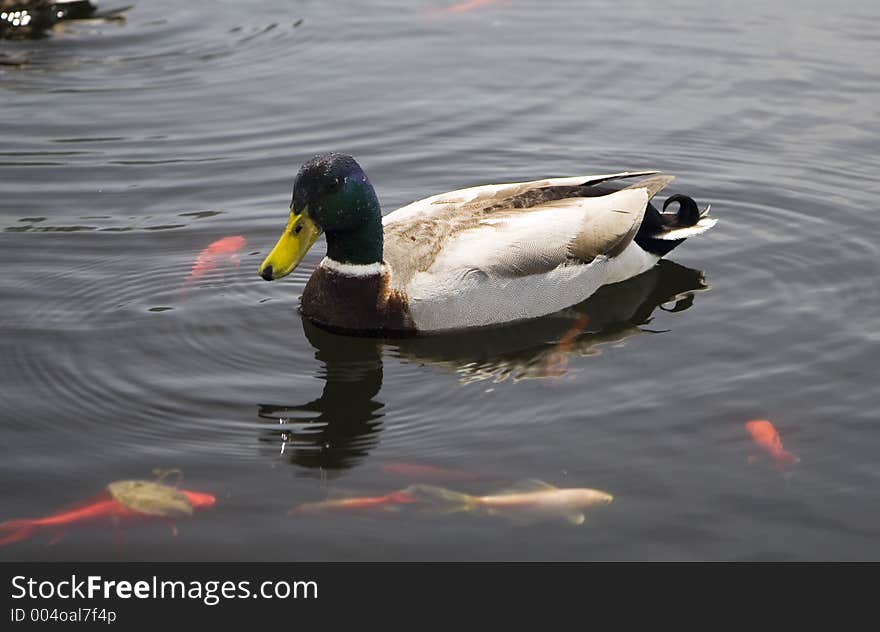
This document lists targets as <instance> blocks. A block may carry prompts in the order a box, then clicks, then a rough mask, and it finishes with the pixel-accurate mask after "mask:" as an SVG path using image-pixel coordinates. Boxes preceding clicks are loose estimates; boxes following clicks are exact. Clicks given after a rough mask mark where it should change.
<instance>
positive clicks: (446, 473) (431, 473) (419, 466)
mask: <svg viewBox="0 0 880 632" xmlns="http://www.w3.org/2000/svg"><path fill="white" fill-rule="evenodd" d="M382 471H383V472H385V473H386V474H395V475H398V476H406V477H407V478H410V479H423V480H425V479H427V480H434V481H436V480H447V481H476V480H480V479H481V478H484V477H482V476H480V475H479V474H474V473H473V472H465V471H463V470H453V469H449V468H445V467H439V466H437V465H427V464H424V463H400V462H394V463H385V464H384V465H383V466H382Z"/></svg>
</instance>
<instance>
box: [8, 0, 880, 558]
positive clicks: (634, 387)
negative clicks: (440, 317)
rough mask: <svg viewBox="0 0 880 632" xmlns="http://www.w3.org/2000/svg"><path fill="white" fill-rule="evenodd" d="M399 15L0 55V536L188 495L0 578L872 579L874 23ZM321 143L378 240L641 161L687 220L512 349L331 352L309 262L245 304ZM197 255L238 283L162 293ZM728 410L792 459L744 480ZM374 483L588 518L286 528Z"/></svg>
mask: <svg viewBox="0 0 880 632" xmlns="http://www.w3.org/2000/svg"><path fill="white" fill-rule="evenodd" d="M432 6H443V3H442V2H441V0H432V1H425V2H421V1H416V0H413V1H409V2H404V1H400V0H385V1H380V2H376V1H373V0H371V1H369V2H367V1H349V2H317V1H313V2H309V1H303V2H280V1H277V0H276V1H272V0H267V1H265V2H247V3H241V2H235V3H233V2H225V1H224V2H219V1H217V0H193V1H192V2H185V3H181V2H170V1H167V0H157V1H155V2H138V3H137V4H136V6H135V8H134V9H133V10H131V11H130V12H129V14H128V20H127V22H126V23H125V24H122V25H117V24H111V25H94V24H79V25H75V26H73V27H70V28H67V29H64V30H63V31H59V32H56V33H53V34H52V36H51V37H49V38H47V39H44V40H41V41H36V42H0V53H2V54H4V55H14V56H18V57H19V58H21V57H24V58H25V59H27V61H28V63H26V64H23V65H21V66H18V67H14V66H0V263H2V275H0V375H2V390H0V407H2V409H0V446H2V459H0V520H4V519H8V518H13V517H25V516H39V515H44V514H46V513H50V512H51V511H53V510H55V509H57V508H59V507H63V506H66V505H70V504H71V503H74V502H76V501H79V500H81V499H83V498H88V497H90V496H93V495H94V494H96V493H98V492H99V491H100V490H101V489H102V488H103V487H104V485H106V484H107V483H108V482H110V481H113V480H116V479H122V478H144V477H149V476H150V472H151V471H152V470H153V468H156V467H163V468H180V469H181V470H182V471H183V473H184V476H185V479H184V486H185V487H188V488H190V489H196V490H201V491H207V492H211V493H214V494H216V495H217V497H218V505H217V507H216V508H215V509H214V510H212V511H210V512H207V513H204V514H202V515H200V516H197V517H195V518H194V519H192V520H189V521H182V522H181V523H180V524H179V527H180V534H179V535H178V536H177V537H172V536H171V534H170V533H169V531H168V529H167V528H166V527H164V526H161V525H147V526H141V527H137V528H134V529H132V530H130V531H128V542H127V545H126V546H125V548H124V549H122V548H120V547H119V546H118V543H117V545H114V544H113V537H112V535H111V534H110V533H109V531H108V530H102V529H98V530H84V531H76V532H73V533H71V534H69V535H68V536H67V537H66V538H65V539H64V540H62V541H60V542H58V543H57V544H54V545H53V546H47V545H46V543H45V538H44V537H37V538H35V539H32V540H29V541H26V542H22V543H18V544H15V545H10V546H8V547H3V548H0V559H4V560H52V559H64V560H68V559H75V560H92V559H168V560H171V559H175V560H176V559H223V560H226V559H243V560H250V559H252V560H257V559H258V560H305V559H308V560H367V559H369V560H386V559H387V560H403V559H415V560H436V559H467V560H508V559H552V560H591V559H603V560H604V559H615V560H620V559H685V560H690V559H737V560H754V559H776V560H781V559H877V558H880V539H878V535H880V502H878V501H880V492H878V489H880V463H878V455H880V429H878V413H877V407H878V403H880V401H878V400H880V397H878V389H877V374H878V373H877V361H876V356H877V351H878V349H880V327H878V316H880V308H878V298H880V291H878V283H877V274H878V254H880V252H878V245H877V244H878V239H880V231H878V209H877V206H878V202H877V200H878V196H880V182H878V177H877V176H878V167H880V160H878V147H880V142H878V141H880V138H878V133H880V90H878V87H880V65H878V64H877V61H878V60H880V40H878V38H877V19H878V17H880V10H878V8H877V4H876V3H874V2H848V1H845V2H840V3H833V4H829V3H827V2H793V1H787V2H774V3H766V2H747V3H739V2H737V3H704V2H697V1H687V2H668V3H656V2H634V3H627V4H625V5H622V4H621V3H618V2H590V3H578V2H537V1H535V2H529V1H527V0H510V1H509V2H499V3H496V4H494V5H489V6H484V7H480V8H476V9H474V10H472V11H467V12H462V13H455V14H446V15H435V14H431V13H430V12H429V8H430V7H432ZM298 20H302V22H301V23H299V25H298V26H294V24H295V23H297V21H298ZM330 150H335V151H344V152H348V153H351V154H353V155H354V156H356V157H357V158H358V159H359V161H360V162H361V164H362V165H363V166H364V168H365V169H366V171H367V173H368V174H369V176H370V178H371V180H372V181H373V183H374V185H375V186H376V189H377V191H378V193H379V196H380V199H381V201H382V202H383V205H384V207H385V208H386V210H393V209H394V208H397V207H398V206H400V205H402V204H405V203H407V202H409V201H411V200H413V199H417V198H420V197H424V196H426V195H430V194H434V193H439V192H442V191H446V190H450V189H454V188H460V187H463V186H469V185H475V184H484V183H490V182H503V181H515V180H523V179H534V178H538V177H544V176H551V175H571V174H579V173H604V172H609V171H613V170H623V169H642V168H656V169H662V170H664V171H666V172H669V173H673V174H677V175H678V176H679V179H678V181H677V182H676V184H675V185H674V187H673V192H685V193H688V194H690V195H692V196H694V197H695V198H696V199H697V200H698V201H700V202H701V203H703V204H704V203H707V202H711V204H712V208H713V214H714V215H715V216H716V217H718V218H720V219H721V222H720V223H719V224H718V226H717V227H716V228H715V229H714V230H713V231H711V232H710V233H708V234H707V235H704V236H701V237H699V238H694V239H692V240H690V241H688V242H687V243H686V244H684V245H683V246H681V247H680V248H679V249H677V250H676V251H675V252H674V253H673V255H672V256H671V257H670V258H671V259H672V260H673V261H674V262H675V263H669V264H666V265H663V266H660V267H658V268H657V269H655V270H652V271H651V272H649V273H647V274H646V275H643V276H642V277H639V278H637V279H634V280H632V281H630V282H627V283H624V284H621V285H619V286H615V287H611V288H606V289H605V290H603V291H602V292H600V294H599V295H597V296H595V297H594V298H592V299H590V300H589V301H587V302H586V303H585V304H583V305H580V306H578V307H577V308H575V309H571V310H566V311H565V312H562V313H560V314H558V315H555V316H552V317H549V318H546V319H542V320H540V321H537V322H533V323H527V324H519V325H516V326H513V327H508V328H500V329H497V330H493V331H491V332H481V333H479V334H469V335H462V336H451V337H444V338H443V339H426V340H409V341H376V340H361V339H349V338H342V337H338V336H335V335H332V334H327V333H323V332H321V331H319V330H315V329H314V328H312V327H310V326H308V325H307V324H305V323H303V321H302V319H301V318H300V316H299V315H298V313H297V312H296V309H295V308H296V305H297V300H298V296H299V294H300V293H301V291H302V288H303V286H304V283H305V281H306V279H307V278H308V275H309V274H310V272H311V270H312V268H313V266H314V264H315V263H317V262H318V261H319V260H320V258H321V257H322V256H323V250H324V246H323V242H319V243H318V244H317V245H316V246H315V248H314V249H313V251H312V252H311V253H310V254H309V255H308V257H307V258H306V260H305V262H304V264H303V266H302V267H301V268H300V269H298V270H297V271H296V272H295V273H294V274H293V275H292V276H291V277H290V278H288V279H286V280H284V281H282V282H276V283H273V284H268V283H265V282H263V281H261V280H260V279H259V278H258V277H257V275H256V269H257V266H258V264H259V262H260V260H261V259H262V257H263V256H265V254H266V253H267V252H268V249H269V248H270V247H271V245H272V244H273V243H274V240H275V239H276V237H277V236H278V234H280V231H281V229H282V227H283V224H284V222H285V219H286V214H287V204H288V203H289V199H290V186H291V183H292V177H293V175H294V173H295V171H296V169H297V168H298V166H299V165H300V164H301V163H302V162H303V161H304V160H306V159H308V158H309V157H311V156H312V155H313V154H315V153H319V152H324V151H330ZM227 235H243V236H245V237H246V238H247V240H248V245H247V247H246V248H245V249H244V250H243V251H242V252H241V254H240V259H241V266H240V267H235V266H234V265H231V264H230V265H224V266H221V267H220V268H218V269H216V270H214V271H212V272H210V273H208V274H206V275H204V276H203V277H201V278H199V279H198V280H197V281H196V282H195V283H193V284H191V285H190V286H189V287H188V288H182V285H183V284H184V282H185V279H186V277H187V275H188V274H189V272H190V268H191V266H192V265H193V262H194V261H195V258H196V256H197V254H198V253H199V251H200V250H201V249H202V248H204V247H205V246H207V245H208V244H209V243H211V242H212V241H214V240H215V239H218V238H220V237H223V236H227ZM579 314H588V315H589V318H590V325H589V326H588V327H587V329H586V330H585V331H584V332H583V333H582V335H581V336H580V338H579V339H578V340H577V342H576V343H574V344H573V345H572V347H571V349H569V352H568V357H567V364H562V365H560V364H558V363H557V364H554V363H553V360H552V358H553V356H552V355H551V354H552V352H553V350H554V346H555V344H556V343H557V342H558V340H559V339H560V338H561V337H562V336H564V335H565V332H566V331H567V330H568V329H569V328H570V327H571V326H572V323H574V322H577V319H578V316H579ZM754 418H767V419H770V420H772V422H773V423H774V424H775V426H776V428H777V429H779V431H780V434H781V436H782V440H783V442H784V445H785V448H786V449H788V450H790V451H791V452H794V453H796V454H797V455H798V456H799V457H800V459H801V461H800V463H798V464H797V465H795V466H793V467H790V468H787V469H785V470H784V471H782V470H780V469H779V468H777V467H775V466H774V465H773V463H772V462H770V461H768V460H767V459H763V458H759V459H758V460H757V461H755V460H754V459H750V457H753V456H755V455H756V454H758V452H757V451H756V449H755V447H754V446H753V444H752V443H751V441H750V440H749V438H748V437H747V435H746V433H745V430H744V426H743V424H744V422H745V421H746V420H749V419H754ZM280 422H283V423H280ZM396 462H408V463H422V464H432V465H438V466H444V467H449V468H455V469H458V470H463V471H467V472H474V473H479V474H483V475H485V476H486V477H487V478H486V480H484V481H477V482H470V483H460V482H446V483H443V482H442V481H441V483H443V484H446V485H448V486H450V487H454V488H456V489H467V490H470V491H480V492H483V491H493V490H495V489H498V488H501V487H504V486H506V485H507V484H508V483H509V482H513V481H516V480H519V479H527V478H538V479H543V480H545V481H548V482H550V483H553V484H556V485H560V486H578V487H595V488H599V489H603V490H607V491H609V492H611V493H612V494H614V496H615V501H614V503H613V504H611V505H610V506H607V507H603V508H600V509H598V510H596V511H595V512H594V513H593V514H591V516H590V518H589V520H588V522H587V523H586V524H585V525H583V526H580V527H574V526H571V525H568V524H565V523H562V522H552V521H551V522H540V523H534V524H525V525H524V524H511V523H509V522H506V521H504V520H503V519H499V518H491V517H477V516H471V515H465V514H453V515H444V516H436V515H423V514H421V513H418V512H398V513H384V512H377V513H369V514H366V515H324V516H316V517H308V518H305V517H295V516H288V515H287V510H288V509H289V508H290V507H292V506H294V505H296V504H297V503H301V502H305V501H313V500H320V499H323V498H326V497H328V496H329V495H333V494H338V493H342V494H346V493H348V494H377V493H383V492H386V491H389V490H392V489H397V488H400V487H404V486H406V485H407V484H408V483H410V482H411V481H410V480H408V479H407V478H406V477H405V476H404V477H401V476H398V475H393V474H388V473H385V472H384V471H383V465H386V464H389V463H396Z"/></svg>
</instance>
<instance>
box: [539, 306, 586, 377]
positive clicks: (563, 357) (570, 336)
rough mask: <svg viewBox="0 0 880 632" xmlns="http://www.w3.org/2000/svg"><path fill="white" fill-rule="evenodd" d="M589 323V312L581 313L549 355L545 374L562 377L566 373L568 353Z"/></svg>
mask: <svg viewBox="0 0 880 632" xmlns="http://www.w3.org/2000/svg"><path fill="white" fill-rule="evenodd" d="M589 324H590V317H589V316H588V315H587V314H581V315H580V316H578V317H577V319H576V320H575V321H574V322H573V323H572V325H571V327H569V329H568V331H566V332H565V333H564V334H563V335H562V337H561V338H560V339H559V342H557V343H556V347H555V348H554V349H553V352H552V353H550V355H548V356H547V360H546V362H545V363H544V369H545V370H544V374H545V375H547V376H548V377H561V376H562V375H564V374H565V370H566V369H567V368H568V353H569V352H570V351H571V348H572V347H573V346H574V343H575V342H577V339H578V336H580V335H581V333H583V331H584V329H586V328H587V325H589Z"/></svg>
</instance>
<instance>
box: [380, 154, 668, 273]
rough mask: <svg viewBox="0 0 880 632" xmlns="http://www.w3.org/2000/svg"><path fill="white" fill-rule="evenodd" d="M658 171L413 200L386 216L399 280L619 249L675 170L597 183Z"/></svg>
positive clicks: (583, 257)
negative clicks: (613, 186)
mask: <svg viewBox="0 0 880 632" xmlns="http://www.w3.org/2000/svg"><path fill="white" fill-rule="evenodd" d="M656 173H657V172H655V171H642V172H634V173H631V172H625V173H617V174H608V175H599V176H579V177H572V178H551V179H546V180H536V181H534V182H518V183H513V184H503V185H488V186H483V187H474V188H470V189H462V190H460V191H453V192H450V193H446V194H442V195H436V196H433V197H430V198H427V199H425V200H420V201H418V202H414V203H412V204H410V205H408V206H405V207H403V208H401V209H399V210H398V211H395V212H394V213H391V214H390V215H388V216H386V217H385V219H384V232H385V260H386V262H387V263H388V264H389V265H390V266H391V269H392V271H393V276H392V278H393V280H392V283H393V285H394V286H396V287H399V288H401V289H404V288H405V287H406V286H407V284H408V283H409V281H410V280H411V279H412V278H413V277H414V276H415V275H416V274H419V273H420V272H430V273H432V274H433V273H441V274H443V275H444V277H446V278H449V275H450V274H451V275H453V276H457V275H461V276H465V275H467V274H471V273H480V274H484V275H487V276H491V277H520V276H527V275H530V274H540V273H543V272H548V271H550V270H553V269H555V268H557V267H559V266H560V265H564V264H566V263H578V262H581V263H589V262H590V261H592V260H594V259H595V258H596V257H598V256H608V257H613V256H615V255H617V254H619V253H620V252H622V251H623V249H624V248H626V246H627V245H628V244H629V243H630V242H631V241H632V239H633V236H634V235H635V234H636V232H637V231H638V229H639V226H640V224H641V221H642V217H643V216H644V212H645V208H646V206H647V203H648V200H649V199H650V198H651V197H652V196H653V195H654V194H655V193H656V192H657V191H659V190H660V189H662V188H663V187H664V186H666V184H668V183H669V182H670V181H671V180H672V177H671V176H654V177H652V178H647V179H645V180H642V181H639V182H637V183H635V184H633V185H630V186H629V187H627V188H624V189H621V190H618V191H614V192H611V193H608V192H607V191H605V190H602V189H600V188H597V187H596V185H598V184H601V183H604V182H608V181H610V180H617V179H619V178H630V177H635V176H644V175H653V174H656Z"/></svg>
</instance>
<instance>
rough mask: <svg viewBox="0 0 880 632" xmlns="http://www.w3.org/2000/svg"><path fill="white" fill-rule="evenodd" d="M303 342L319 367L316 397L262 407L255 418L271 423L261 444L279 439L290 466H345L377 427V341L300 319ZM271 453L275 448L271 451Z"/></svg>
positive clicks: (363, 448) (379, 415) (379, 365)
mask: <svg viewBox="0 0 880 632" xmlns="http://www.w3.org/2000/svg"><path fill="white" fill-rule="evenodd" d="M303 326H304V329H305V334H306V338H307V339H308V340H309V342H310V343H312V346H313V347H314V348H315V358H316V359H317V360H319V361H320V362H322V363H323V366H322V368H321V370H320V372H319V373H318V376H317V377H319V378H320V379H323V380H325V383H324V391H323V393H322V394H321V396H320V397H318V398H317V399H314V400H312V401H310V402H308V403H305V404H293V405H277V404H261V405H260V406H259V413H258V414H259V416H260V417H262V418H264V419H267V420H269V421H270V422H272V426H270V427H268V428H267V432H266V434H265V436H264V438H263V440H264V441H266V442H268V443H272V444H274V445H277V444H278V441H279V440H280V441H281V451H282V452H283V453H284V455H285V456H286V457H288V459H289V460H290V462H291V463H294V464H296V465H300V466H303V467H309V468H320V469H322V470H335V469H342V468H348V467H351V466H353V465H354V464H356V462H357V461H359V460H360V459H361V458H363V457H364V456H366V455H367V453H368V452H369V450H370V448H371V447H373V446H374V445H375V443H376V440H377V433H378V432H379V429H380V428H381V418H382V412H381V408H382V406H383V404H382V403H381V402H380V401H377V399H376V396H377V395H378V393H379V390H380V389H381V388H382V359H381V355H380V347H379V342H378V341H376V340H373V339H369V338H351V337H345V336H338V335H335V334H332V333H328V332H326V331H322V330H320V329H318V328H317V327H315V326H314V325H312V324H311V323H309V322H308V321H306V320H304V321H303ZM273 451H274V450H273Z"/></svg>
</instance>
